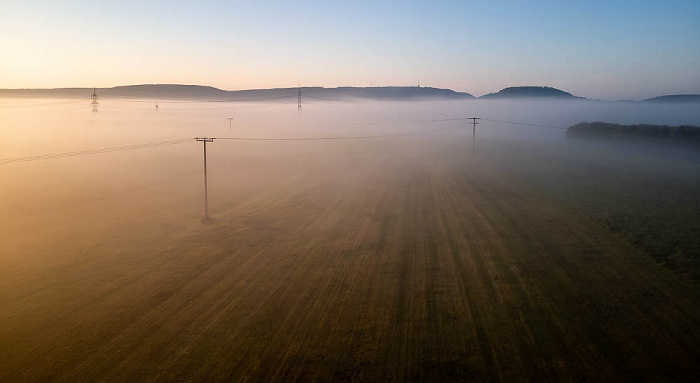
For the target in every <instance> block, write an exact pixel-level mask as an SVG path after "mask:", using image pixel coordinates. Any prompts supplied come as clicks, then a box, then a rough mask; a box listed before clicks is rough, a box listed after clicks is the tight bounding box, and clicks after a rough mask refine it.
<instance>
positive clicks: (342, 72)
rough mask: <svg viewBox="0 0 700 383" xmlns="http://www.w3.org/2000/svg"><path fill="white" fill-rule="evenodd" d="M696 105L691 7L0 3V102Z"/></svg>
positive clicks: (698, 48) (695, 24)
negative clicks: (439, 92)
mask: <svg viewBox="0 0 700 383" xmlns="http://www.w3.org/2000/svg"><path fill="white" fill-rule="evenodd" d="M419 82H420V85H421V86H432V87H438V88H449V89H454V90H456V91H462V92H468V93H471V94H473V95H475V96H480V95H483V94H486V93H490V92H496V91H498V90H500V89H502V88H505V87H508V86H523V85H539V86H553V87H556V88H559V89H562V90H565V91H567V92H570V93H573V94H575V95H578V96H583V97H589V98H601V99H643V98H648V97H654V96H659V95H665V94H687V93H700V1H698V0H690V1H674V0H666V1H661V0H659V1H652V0H636V1H614V0H608V1H598V0H588V1H577V0H572V1H561V0H559V1H544V0H543V1H536V0H534V1H526V0H522V1H516V0H510V1H505V0H504V1H499V0H488V1H487V0H484V1H467V0H462V1H435V0H433V1H409V0H405V1H388V0H387V1H361V0H355V1H341V0H338V1H333V0H326V1H311V0H308V1H307V0H297V1H264V0H261V1H250V0H248V1H176V0H171V1H148V0H141V1H131V0H122V1H110V0H97V1H61V0H53V1H31V0H0V88H62V87H92V86H96V87H111V86H119V85H131V84H154V83H177V84H198V85H210V86H214V87H217V88H221V89H226V90H238V89H257V88H277V87H295V86H297V85H299V84H301V85H302V86H325V87H337V86H413V85H417V84H418V83H419Z"/></svg>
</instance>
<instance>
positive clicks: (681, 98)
mask: <svg viewBox="0 0 700 383" xmlns="http://www.w3.org/2000/svg"><path fill="white" fill-rule="evenodd" d="M644 101H645V102H700V94H671V95H668V96H659V97H653V98H648V99H646V100H644Z"/></svg>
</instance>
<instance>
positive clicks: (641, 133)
mask: <svg viewBox="0 0 700 383" xmlns="http://www.w3.org/2000/svg"><path fill="white" fill-rule="evenodd" d="M566 138H595V139H607V140H610V139H612V140H625V141H630V140H637V141H640V140H641V141H647V142H648V141H650V140H656V141H666V142H678V143H681V142H682V143H693V144H700V127H698V126H690V125H681V126H666V125H618V124H611V123H607V122H582V123H580V124H576V125H573V126H571V127H569V128H568V129H567V130H566Z"/></svg>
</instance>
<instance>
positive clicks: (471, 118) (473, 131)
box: [468, 117, 481, 152]
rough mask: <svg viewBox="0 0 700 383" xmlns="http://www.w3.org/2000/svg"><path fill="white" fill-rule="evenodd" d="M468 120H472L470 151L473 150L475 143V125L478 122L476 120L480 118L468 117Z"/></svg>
mask: <svg viewBox="0 0 700 383" xmlns="http://www.w3.org/2000/svg"><path fill="white" fill-rule="evenodd" d="M468 120H472V152H474V146H475V144H476V125H477V124H478V122H477V121H476V120H481V118H480V117H469V118H468Z"/></svg>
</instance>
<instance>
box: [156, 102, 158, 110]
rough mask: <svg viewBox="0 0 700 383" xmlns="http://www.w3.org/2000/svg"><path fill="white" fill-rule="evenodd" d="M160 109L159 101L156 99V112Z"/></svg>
mask: <svg viewBox="0 0 700 383" xmlns="http://www.w3.org/2000/svg"><path fill="white" fill-rule="evenodd" d="M157 111H158V101H156V112H157Z"/></svg>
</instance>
